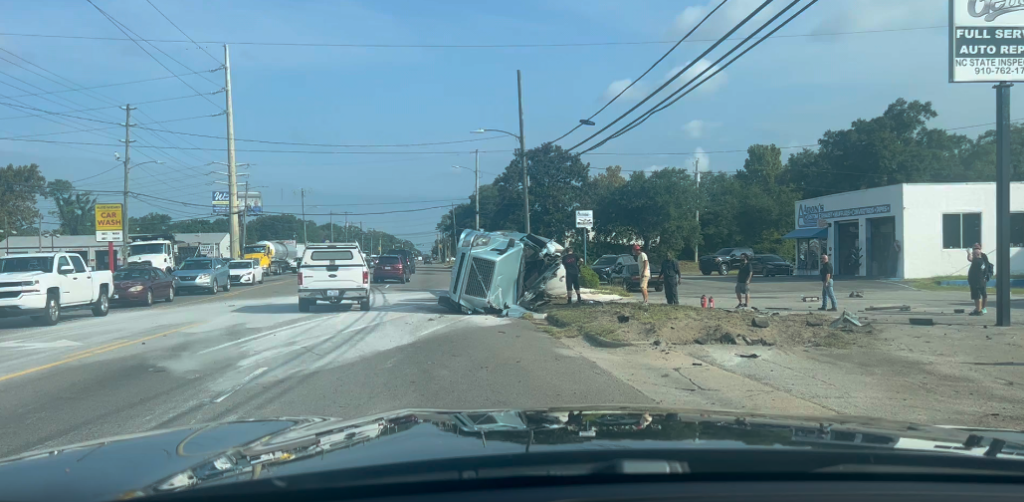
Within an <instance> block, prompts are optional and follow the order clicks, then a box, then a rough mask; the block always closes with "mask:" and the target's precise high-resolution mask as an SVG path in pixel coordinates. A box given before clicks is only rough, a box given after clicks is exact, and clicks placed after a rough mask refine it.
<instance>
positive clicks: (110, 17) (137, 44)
mask: <svg viewBox="0 0 1024 502" xmlns="http://www.w3.org/2000/svg"><path fill="white" fill-rule="evenodd" d="M85 1H87V2H89V5H92V6H93V7H94V8H95V9H96V10H97V11H99V13H100V14H102V15H103V17H106V18H107V20H108V21H110V23H111V24H113V25H114V27H115V28H117V29H118V30H119V31H120V32H121V33H123V34H124V36H125V37H128V39H129V40H131V41H132V42H134V43H135V45H136V46H138V48H139V49H142V52H145V53H146V55H147V56H149V57H150V58H152V59H153V61H156V63H157V64H159V65H160V66H161V67H163V69H165V70H167V73H170V74H172V75H173V74H174V72H173V71H171V69H170V68H168V67H167V65H165V64H164V63H163V62H162V61H160V60H159V59H157V57H156V56H154V55H153V54H152V53H151V52H149V51H147V50H146V48H145V47H143V46H142V44H140V43H139V42H138V40H136V39H134V38H132V37H131V36H130V35H128V32H129V31H131V30H130V29H129V28H128V27H127V26H125V25H123V24H121V22H120V21H118V20H116V19H114V17H113V16H111V15H110V14H107V13H106V12H105V11H104V10H103V9H101V8H99V7H98V6H97V5H96V4H94V3H93V2H92V0H85ZM122 27H123V28H122ZM125 30H127V31H125ZM131 32H132V34H133V35H135V37H136V38H139V39H141V37H139V36H138V35H136V34H135V32H133V31H131ZM150 46H151V47H153V48H154V49H156V50H158V51H160V53H161V54H163V55H164V56H167V58H168V59H170V60H171V61H174V62H175V63H178V64H179V65H181V66H182V67H184V68H185V69H186V70H188V71H191V72H193V73H195V70H193V69H191V68H189V67H188V66H185V65H184V64H183V63H181V62H179V61H178V60H176V59H174V58H172V57H171V56H170V55H169V54H167V53H166V52H164V51H163V50H161V49H160V48H159V47H157V46H155V45H152V44H150ZM203 79H204V80H207V81H208V82H209V80H208V79H206V77H203ZM178 81H180V82H181V83H182V84H185V86H186V87H188V88H189V89H192V91H193V92H195V93H196V94H198V95H201V96H202V95H203V93H201V92H199V90H197V89H196V88H195V87H192V85H191V84H189V83H188V82H186V81H185V79H183V78H181V77H178ZM211 83H212V82H211ZM214 85H216V84H214ZM203 99H205V100H206V101H208V102H209V103H210V104H211V105H213V106H215V107H217V109H218V110H223V109H222V108H221V107H220V105H218V104H217V103H214V102H213V101H211V100H210V98H208V97H206V96H203Z"/></svg>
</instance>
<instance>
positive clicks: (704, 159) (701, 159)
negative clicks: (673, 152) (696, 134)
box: [686, 146, 711, 171]
mask: <svg viewBox="0 0 1024 502" xmlns="http://www.w3.org/2000/svg"><path fill="white" fill-rule="evenodd" d="M686 162H687V165H686V169H693V166H694V163H695V162H696V163H697V166H698V167H699V168H700V170H701V171H710V170H711V157H708V154H706V153H704V149H703V148H701V147H699V146H698V147H697V148H694V150H693V155H691V156H690V158H689V159H687V160H686Z"/></svg>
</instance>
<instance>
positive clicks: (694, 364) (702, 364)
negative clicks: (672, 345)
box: [691, 362, 704, 366]
mask: <svg viewBox="0 0 1024 502" xmlns="http://www.w3.org/2000/svg"><path fill="white" fill-rule="evenodd" d="M691 366H704V363H696V362H695V363H691Z"/></svg>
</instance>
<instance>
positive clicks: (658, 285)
mask: <svg viewBox="0 0 1024 502" xmlns="http://www.w3.org/2000/svg"><path fill="white" fill-rule="evenodd" d="M650 267H651V277H650V278H649V279H648V280H647V289H648V290H652V289H653V290H655V291H661V290H662V289H664V287H665V284H664V283H663V282H662V280H661V279H659V278H658V275H660V274H661V266H659V265H655V264H653V263H652V264H651V265H650ZM608 283H609V284H611V285H614V286H622V289H625V290H626V291H633V290H638V289H640V264H639V263H632V264H627V265H616V267H615V268H614V269H612V273H611V276H610V277H609V280H608Z"/></svg>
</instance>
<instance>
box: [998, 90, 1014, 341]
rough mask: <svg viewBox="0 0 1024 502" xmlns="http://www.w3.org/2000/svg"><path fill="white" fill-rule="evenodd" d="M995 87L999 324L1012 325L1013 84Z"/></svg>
mask: <svg viewBox="0 0 1024 502" xmlns="http://www.w3.org/2000/svg"><path fill="white" fill-rule="evenodd" d="M1012 86H1013V84H1011V83H1008V82H1000V83H999V84H998V85H996V86H995V89H996V325H997V326H1009V325H1010V237H1011V236H1010V170H1011V169H1012V167H1011V166H1010V162H1011V159H1012V156H1011V155H1012V152H1011V150H1010V87H1012Z"/></svg>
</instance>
